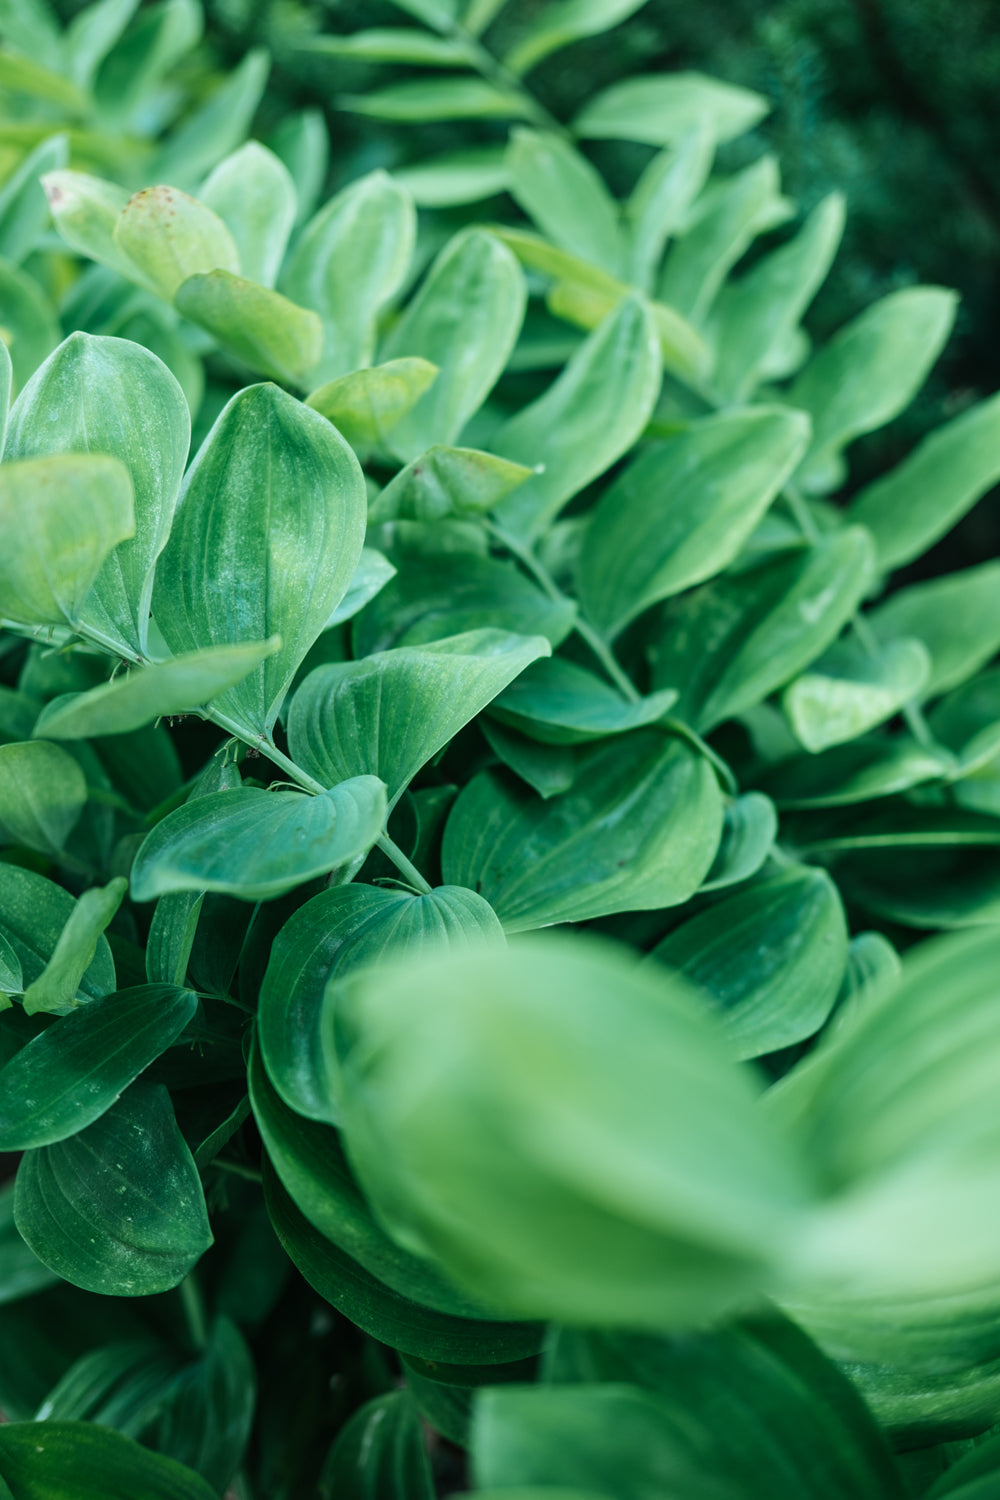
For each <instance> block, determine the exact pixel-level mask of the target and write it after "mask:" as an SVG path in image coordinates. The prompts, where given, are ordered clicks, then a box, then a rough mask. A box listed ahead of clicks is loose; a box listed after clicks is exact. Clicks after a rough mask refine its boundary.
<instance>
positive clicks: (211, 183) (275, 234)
mask: <svg viewBox="0 0 1000 1500" xmlns="http://www.w3.org/2000/svg"><path fill="white" fill-rule="evenodd" d="M199 201H200V202H202V203H204V204H206V205H207V206H208V207H209V208H210V209H212V210H213V212H215V213H216V214H218V216H219V218H220V219H221V220H222V221H223V223H224V224H225V225H226V228H227V229H228V230H229V232H230V234H231V235H232V237H233V241H234V243H235V245H236V250H237V254H238V256H239V268H240V270H241V271H242V273H243V275H244V276H246V277H247V278H248V279H249V280H250V281H256V282H259V283H260V284H261V286H267V287H271V286H274V283H275V281H276V280H277V276H278V271H279V270H280V268H281V262H282V260H283V258H284V254H285V247H286V245H287V244H288V236H289V235H290V234H291V232H292V226H293V225H294V223H295V210H296V200H295V184H294V183H293V182H292V179H291V175H290V173H289V171H288V168H287V167H286V166H285V164H284V162H283V161H281V160H280V158H279V157H277V156H275V154H274V152H273V151H269V150H268V149H267V147H266V146H262V145H261V144H260V142H259V141H247V142H246V144H245V145H243V146H241V147H240V148H239V150H238V151H234V152H233V153H232V155H231V156H227V157H226V158H225V160H224V161H220V162H219V165H218V166H217V167H216V168H215V171H214V172H212V173H211V174H210V176H209V177H207V178H206V180H205V182H204V183H203V184H202V186H201V188H200V189H199Z"/></svg>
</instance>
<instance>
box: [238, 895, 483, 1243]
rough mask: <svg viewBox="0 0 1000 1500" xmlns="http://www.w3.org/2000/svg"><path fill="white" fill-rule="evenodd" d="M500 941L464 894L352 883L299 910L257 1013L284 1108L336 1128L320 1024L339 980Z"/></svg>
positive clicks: (276, 953) (282, 937)
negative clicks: (432, 951) (394, 962)
mask: <svg viewBox="0 0 1000 1500" xmlns="http://www.w3.org/2000/svg"><path fill="white" fill-rule="evenodd" d="M494 938H500V939H502V929H501V927H500V924H499V922H498V920H497V918H496V916H495V915H494V913H493V912H492V910H491V909H490V907H489V906H488V905H487V904H486V902H485V901H483V899H482V897H480V896H477V895H476V894H475V892H474V891H467V890H462V889H461V888H460V887H458V886H439V887H438V889H437V890H435V891H432V892H431V893H430V895H426V896H414V895H411V894H410V893H409V892H406V891H398V890H380V889H378V888H376V887H374V886H366V885H359V884H356V883H352V884H350V885H345V886H335V887H333V888H332V889H330V890H326V891H321V892H320V894H319V895H318V896H314V897H313V898H312V900H311V901H307V902H306V903H305V905H304V906H301V907H299V909H298V911H297V912H295V913H294V914H293V915H292V916H291V917H290V918H289V920H288V921H287V922H286V923H285V925H284V927H282V929H281V931H280V932H279V933H278V935H277V937H276V938H275V940H274V944H273V946H272V948H271V957H270V960H269V962H268V966H267V970H266V972H265V975H264V979H263V982H262V984H261V987H260V999H259V1004H258V1011H257V1037H258V1043H259V1046H260V1050H261V1056H262V1058H263V1060H264V1065H265V1067H266V1068H267V1072H268V1075H269V1077H270V1079H271V1082H272V1083H273V1084H274V1087H275V1088H276V1089H277V1091H278V1093H279V1094H280V1095H281V1098H282V1099H283V1100H284V1102H285V1103H286V1104H287V1105H289V1106H290V1108H292V1109H294V1110H296V1111H297V1112H298V1113H299V1114H301V1115H305V1116H306V1117H307V1118H309V1119H310V1120H322V1121H325V1122H326V1123H328V1124H332V1125H336V1124H337V1123H338V1122H339V1119H340V1111H339V1108H338V1105H337V1092H336V1080H335V1068H334V1064H333V1061H332V1059H331V1057H330V1056H329V1055H328V1045H327V1043H328V1034H327V1028H326V1026H325V1024H324V1015H323V1012H324V1001H323V993H324V990H325V989H326V986H327V983H328V981H330V980H331V979H332V978H333V977H334V976H343V975H344V974H347V973H350V972H351V970H353V969H356V968H360V967H361V966H362V965H363V964H366V963H372V962H373V961H375V960H376V959H378V958H379V957H380V955H381V954H382V953H383V952H385V951H387V950H391V951H397V950H402V951H404V952H408V951H413V952H419V951H421V949H423V948H426V947H428V946H430V945H431V944H432V943H434V942H446V943H448V944H449V945H450V946H454V947H458V948H461V947H465V946H466V945H469V944H472V943H475V942H485V941H489V940H491V939H494ZM286 1185H287V1184H286ZM299 1206H300V1207H303V1204H302V1203H301V1202H300V1203H299ZM306 1211H307V1212H308V1210H306ZM310 1217H312V1215H310ZM320 1227H321V1228H322V1224H321V1225H320ZM344 1248H345V1249H348V1250H350V1249H351V1247H350V1246H349V1245H347V1246H345V1247H344ZM351 1253H352V1254H354V1255H358V1254H359V1252H358V1251H357V1250H353V1251H351ZM362 1258H363V1257H362Z"/></svg>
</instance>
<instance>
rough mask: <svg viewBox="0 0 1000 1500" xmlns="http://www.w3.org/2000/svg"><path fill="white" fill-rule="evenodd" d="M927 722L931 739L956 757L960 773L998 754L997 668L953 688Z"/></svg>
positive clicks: (999, 683)
mask: <svg viewBox="0 0 1000 1500" xmlns="http://www.w3.org/2000/svg"><path fill="white" fill-rule="evenodd" d="M927 722H928V724H929V725H930V728H931V731H932V733H933V735H934V737H935V739H936V740H938V741H939V743H940V744H942V745H946V746H947V747H948V749H949V750H951V751H953V752H954V753H955V755H957V756H958V758H959V772H960V774H962V775H970V774H971V773H973V772H975V771H977V770H981V769H983V767H984V766H986V765H988V764H989V762H990V761H992V760H993V759H994V757H995V756H996V755H997V754H998V753H1000V671H998V670H997V669H996V668H992V669H990V670H989V671H985V672H979V673H977V675H976V676H975V677H973V678H971V679H970V680H969V681H968V682H964V683H962V684H961V685H960V686H959V687H957V688H954V689H953V690H952V692H950V693H948V694H946V696H945V697H944V698H942V699H941V700H940V701H939V702H938V703H936V704H935V705H934V707H933V709H932V710H931V712H930V714H929V716H928V720H927Z"/></svg>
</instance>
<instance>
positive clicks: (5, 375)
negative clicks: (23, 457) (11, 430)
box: [0, 339, 14, 455]
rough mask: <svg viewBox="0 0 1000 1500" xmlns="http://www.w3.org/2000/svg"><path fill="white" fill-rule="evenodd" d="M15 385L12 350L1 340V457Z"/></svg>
mask: <svg viewBox="0 0 1000 1500" xmlns="http://www.w3.org/2000/svg"><path fill="white" fill-rule="evenodd" d="M13 385H14V366H13V364H12V363H11V358H10V350H9V349H8V348H7V345H6V344H5V343H4V341H3V339H0V455H2V454H3V447H4V440H5V438H6V436H7V419H8V415H9V412H10V396H11V390H12V389H13Z"/></svg>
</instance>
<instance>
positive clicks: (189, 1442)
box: [155, 1318, 257, 1493]
mask: <svg viewBox="0 0 1000 1500" xmlns="http://www.w3.org/2000/svg"><path fill="white" fill-rule="evenodd" d="M256 1400H257V1381H256V1371H255V1369H254V1362H253V1356H252V1355H251V1353H250V1350H249V1348H248V1347H247V1344H246V1341H245V1340H244V1338H243V1336H242V1334H241V1333H240V1331H239V1329H238V1328H237V1327H236V1325H235V1324H234V1323H231V1322H230V1320H229V1319H228V1318H217V1319H216V1321H215V1322H214V1323H213V1325H212V1329H211V1332H210V1334H209V1338H208V1342H207V1344H206V1345H205V1348H204V1349H203V1350H202V1351H201V1356H200V1358H199V1359H197V1360H196V1361H194V1362H193V1363H192V1364H190V1365H188V1366H187V1368H186V1369H184V1370H183V1371H182V1372H181V1374H180V1377H179V1379H178V1380H177V1381H176V1383H175V1384H174V1386H173V1389H172V1390H171V1392H170V1396H169V1399H168V1400H167V1401H166V1403H165V1405H164V1410H163V1411H162V1413H161V1415H160V1419H159V1421H158V1422H157V1424H156V1428H155V1434H156V1446H157V1448H159V1449H160V1450H162V1451H163V1452H165V1453H167V1454H169V1455H170V1457H171V1458H174V1459H176V1460H178V1461H180V1462H182V1463H184V1464H186V1465H187V1466H188V1467H189V1468H191V1469H193V1470H195V1471H196V1472H197V1473H198V1474H200V1475H202V1476H203V1477H204V1478H205V1479H207V1480H208V1482H209V1483H210V1484H211V1485H212V1487H213V1489H214V1490H215V1492H216V1493H219V1492H220V1491H222V1490H224V1489H225V1488H226V1486H227V1485H228V1484H229V1482H230V1480H231V1479H232V1478H233V1476H234V1474H235V1472H236V1470H237V1468H238V1467H239V1465H240V1463H241V1461H242V1459H243V1455H244V1452H245V1450H246V1446H247V1443H248V1441H249V1438H250V1432H251V1428H252V1426H253V1418H254V1407H255V1406H256Z"/></svg>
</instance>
